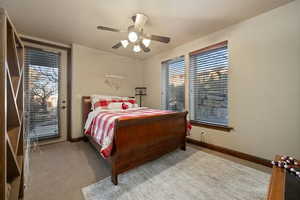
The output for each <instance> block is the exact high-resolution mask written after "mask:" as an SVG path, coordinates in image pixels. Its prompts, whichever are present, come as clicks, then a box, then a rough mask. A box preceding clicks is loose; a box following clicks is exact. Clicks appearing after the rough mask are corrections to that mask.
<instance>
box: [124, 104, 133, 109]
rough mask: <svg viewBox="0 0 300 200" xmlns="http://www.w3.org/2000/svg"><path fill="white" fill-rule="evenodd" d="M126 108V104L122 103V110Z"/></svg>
mask: <svg viewBox="0 0 300 200" xmlns="http://www.w3.org/2000/svg"><path fill="white" fill-rule="evenodd" d="M131 105H132V104H131ZM128 108H129V106H128V104H126V103H122V109H123V110H126V109H128Z"/></svg>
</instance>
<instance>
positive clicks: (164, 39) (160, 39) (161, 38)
mask: <svg viewBox="0 0 300 200" xmlns="http://www.w3.org/2000/svg"><path fill="white" fill-rule="evenodd" d="M150 38H151V40H154V41H158V42H163V43H169V42H170V40H171V38H169V37H165V36H159V35H151V37H150Z"/></svg>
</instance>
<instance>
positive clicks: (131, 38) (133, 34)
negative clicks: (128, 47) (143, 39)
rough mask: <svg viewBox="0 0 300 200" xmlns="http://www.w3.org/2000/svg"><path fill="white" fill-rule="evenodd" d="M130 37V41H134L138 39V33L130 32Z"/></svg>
mask: <svg viewBox="0 0 300 200" xmlns="http://www.w3.org/2000/svg"><path fill="white" fill-rule="evenodd" d="M128 39H129V41H130V42H132V43H134V42H136V41H137V40H138V34H137V33H136V32H134V31H131V32H129V33H128Z"/></svg>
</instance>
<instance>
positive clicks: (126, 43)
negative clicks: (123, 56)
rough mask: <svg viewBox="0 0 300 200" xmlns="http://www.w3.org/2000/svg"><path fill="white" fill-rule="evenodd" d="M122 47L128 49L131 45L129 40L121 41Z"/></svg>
mask: <svg viewBox="0 0 300 200" xmlns="http://www.w3.org/2000/svg"><path fill="white" fill-rule="evenodd" d="M121 43H122V46H123V47H124V48H126V47H127V46H128V44H129V42H128V40H121Z"/></svg>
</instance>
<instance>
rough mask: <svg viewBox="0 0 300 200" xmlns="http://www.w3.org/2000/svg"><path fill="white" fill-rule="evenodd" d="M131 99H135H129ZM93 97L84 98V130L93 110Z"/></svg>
mask: <svg viewBox="0 0 300 200" xmlns="http://www.w3.org/2000/svg"><path fill="white" fill-rule="evenodd" d="M129 98H135V97H129ZM91 102H92V101H91V97H90V96H82V105H81V106H82V130H83V128H84V124H85V121H86V120H87V118H88V115H89V113H90V112H91V110H92V103H91Z"/></svg>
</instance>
